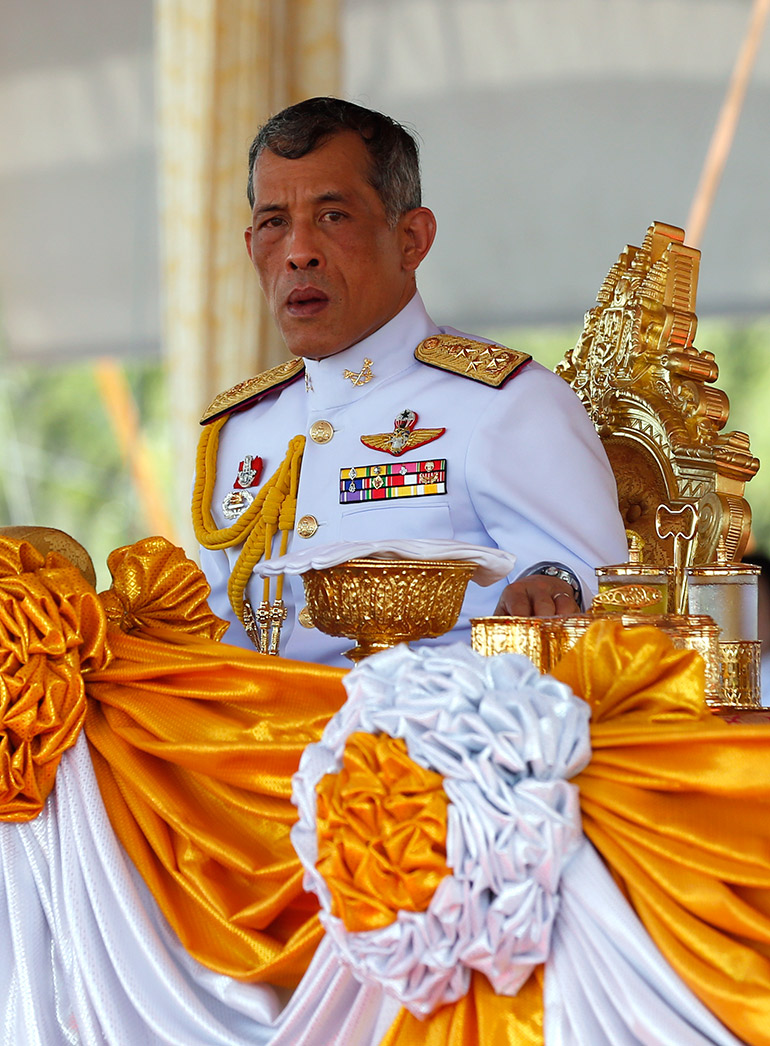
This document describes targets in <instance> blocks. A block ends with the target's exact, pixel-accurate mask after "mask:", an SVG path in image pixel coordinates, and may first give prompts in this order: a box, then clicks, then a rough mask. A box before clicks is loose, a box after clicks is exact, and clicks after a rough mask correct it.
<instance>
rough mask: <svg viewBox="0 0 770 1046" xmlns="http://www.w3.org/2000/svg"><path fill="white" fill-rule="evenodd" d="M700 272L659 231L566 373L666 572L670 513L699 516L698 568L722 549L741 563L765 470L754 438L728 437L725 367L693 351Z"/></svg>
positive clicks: (688, 253) (675, 241)
mask: <svg viewBox="0 0 770 1046" xmlns="http://www.w3.org/2000/svg"><path fill="white" fill-rule="evenodd" d="M699 265H700V251H698V250H696V249H695V248H694V247H688V246H686V245H685V242H684V231H683V230H682V229H679V228H676V227H675V226H673V225H666V224H664V223H663V222H655V223H654V224H653V225H651V226H650V227H649V229H648V230H647V235H646V236H645V238H644V242H643V243H642V246H641V247H632V246H627V247H626V248H625V250H624V251H623V253H622V254H621V255H620V257H619V258H618V260H617V262H616V263H615V264H614V265H613V266H612V268H611V269H610V271H609V273H608V275H607V278H606V279H605V281H604V283H603V284H602V286H601V289H600V290H599V294H598V295H597V299H596V302H597V303H596V305H595V307H594V308H592V309H591V310H590V311H589V312H588V313H587V314H586V318H585V324H584V327H583V332H582V334H581V336H580V339H579V340H578V343H577V345H576V346H575V348H574V349H572V350H571V351H570V352H568V353H567V354H566V356H565V357H564V359H563V360H562V361H561V362H560V363H559V364H558V366H557V367H556V373H557V374H560V375H561V376H562V377H563V378H564V379H565V380H566V381H568V382H569V384H570V385H571V386H572V388H573V389H574V390H575V392H576V393H577V394H578V396H579V397H580V399H581V400H582V401H583V404H584V405H585V407H586V410H587V411H588V413H589V414H590V416H591V419H592V421H593V422H594V425H595V426H596V429H597V431H598V432H599V435H600V436H601V438H602V441H603V443H604V447H605V450H606V451H607V455H608V457H609V459H610V463H611V465H612V469H613V472H614V473H615V478H616V480H617V484H618V501H619V505H620V511H621V513H622V515H623V518H624V520H625V523H626V527H627V528H630V529H632V530H634V531H635V532H636V533H638V534H640V535H641V537H642V538H643V540H644V541H645V561H646V562H649V563H653V564H657V565H661V566H662V565H665V564H666V563H670V562H671V561H672V559H673V549H672V540H671V538H670V537H669V538H666V539H665V540H663V539H660V538H659V537H658V536H657V535H656V533H655V513H656V511H657V508H658V506H659V505H660V504H662V503H664V504H666V505H668V506H670V507H671V508H674V509H678V508H682V507H684V506H685V505H692V506H693V507H694V508H695V509H696V510H697V512H698V517H699V523H698V544H697V548H696V551H695V562H696V563H708V562H711V561H713V560H714V559H715V553H716V548H717V545H718V544H719V541H720V538H721V539H722V540H723V542H724V546H725V550H726V555H727V559H728V560H729V561H731V562H732V561H737V560H739V559H740V557H741V554H742V552H743V550H744V548H745V546H746V542H747V540H748V535H749V529H750V525H751V511H750V509H749V505H748V502H747V501H746V500H745V499H744V497H743V493H744V486H745V484H746V482H747V481H748V480H750V479H751V477H752V476H753V475H754V474H755V473H756V471H757V469H758V468H759V462H758V460H757V459H756V458H755V457H753V456H752V454H751V448H750V446H749V438H748V436H747V435H746V434H745V433H743V432H727V433H725V432H722V429H723V428H724V426H725V425H726V423H727V420H728V416H729V404H728V400H727V396H726V395H725V394H724V392H722V391H720V390H719V389H717V388H714V387H713V383H714V382H715V381H716V380H717V378H718V376H719V368H718V367H717V364H716V362H715V360H714V356H713V354H712V353H710V352H701V351H700V350H698V349H697V348H695V346H694V344H693V342H694V338H695V331H696V329H697V325H698V320H697V316H696V315H695V311H694V310H695V298H696V291H697V285H698V270H699Z"/></svg>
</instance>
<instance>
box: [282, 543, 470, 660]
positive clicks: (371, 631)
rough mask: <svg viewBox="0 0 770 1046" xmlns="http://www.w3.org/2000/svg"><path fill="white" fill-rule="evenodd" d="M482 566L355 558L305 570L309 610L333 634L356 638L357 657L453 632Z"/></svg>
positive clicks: (353, 654) (349, 653) (462, 562)
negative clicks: (475, 572)
mask: <svg viewBox="0 0 770 1046" xmlns="http://www.w3.org/2000/svg"><path fill="white" fill-rule="evenodd" d="M475 570H476V564H475V563H469V562H466V561H465V560H459V559H455V560H425V559H376V558H374V557H371V558H367V559H350V560H348V561H347V562H346V563H340V564H338V565H337V566H334V567H327V568H326V569H324V570H308V571H306V572H305V573H304V574H303V575H302V580H303V582H304V584H305V598H306V599H307V606H308V612H309V615H310V617H311V619H312V622H313V624H314V625H315V626H316V628H318V629H320V630H321V632H324V633H326V635H328V636H345V637H346V638H348V639H355V640H356V641H357V642H356V646H354V647H353V648H352V650H347V651H346V652H345V656H346V657H349V658H350V660H351V661H360V660H361V658H364V657H368V656H369V655H370V654H376V653H377V652H378V651H379V650H387V649H388V648H389V647H392V646H396V645H397V644H398V643H409V642H411V641H413V640H416V639H428V638H432V637H434V636H441V635H443V634H444V633H445V632H448V631H449V630H450V628H452V627H453V626H454V625H455V623H456V622H457V618H458V617H459V616H460V608H461V607H462V605H463V599H464V598H465V590H466V588H467V587H468V582H469V581H470V579H471V577H472V576H473V573H474V571H475Z"/></svg>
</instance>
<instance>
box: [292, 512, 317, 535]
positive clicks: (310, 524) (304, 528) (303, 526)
mask: <svg viewBox="0 0 770 1046" xmlns="http://www.w3.org/2000/svg"><path fill="white" fill-rule="evenodd" d="M317 530H318V520H317V519H316V518H315V516H303V517H302V519H301V520H300V521H299V523H298V524H297V533H298V534H299V536H300V537H301V538H312V536H313V534H315V532H316V531H317Z"/></svg>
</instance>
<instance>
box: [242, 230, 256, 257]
mask: <svg viewBox="0 0 770 1046" xmlns="http://www.w3.org/2000/svg"><path fill="white" fill-rule="evenodd" d="M251 233H252V226H251V225H248V226H247V227H246V229H245V230H244V233H243V238H244V240H245V241H246V250H247V251H248V252H249V258H250V259H251V264H252V265H253V264H254V255H253V254H252V253H251Z"/></svg>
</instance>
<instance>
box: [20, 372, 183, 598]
mask: <svg viewBox="0 0 770 1046" xmlns="http://www.w3.org/2000/svg"><path fill="white" fill-rule="evenodd" d="M125 373H126V377H127V379H128V382H129V385H130V387H131V392H132V394H133V396H134V398H135V401H136V404H137V407H138V413H139V424H140V426H141V430H142V434H143V437H144V439H145V440H146V441H147V443H148V444H149V446H150V448H151V452H152V459H153V463H154V465H155V467H156V469H157V475H158V477H159V478H160V479H161V480H162V479H163V478H164V477H168V476H170V470H171V447H170V435H169V431H168V425H167V423H166V417H167V409H166V403H167V391H166V388H165V381H164V374H163V370H162V367H161V366H160V365H159V364H158V362H157V361H154V360H145V361H141V362H137V363H130V364H128V365H127V366H126V368H125ZM0 439H1V440H2V447H3V454H2V459H1V460H2V465H1V466H0V525H6V524H14V525H25V524H30V525H37V526H49V527H57V528H58V529H60V530H64V531H66V532H67V533H68V534H71V535H72V536H73V537H74V538H76V539H77V540H78V541H80V542H81V544H83V545H84V546H85V547H86V548H87V549H88V551H89V552H90V554H91V557H92V559H93V560H94V565H95V567H96V571H97V577H98V580H99V584H100V587H107V585H108V584H109V572H108V570H107V568H106V558H107V555H108V553H109V552H111V551H112V550H113V549H115V548H118V547H119V546H121V545H125V544H127V543H129V542H132V541H136V540H138V539H139V538H142V537H146V536H147V534H148V533H149V529H148V524H147V523H146V522H145V520H144V519H143V517H142V512H141V506H140V504H139V502H138V499H137V497H136V493H135V491H134V489H133V484H132V481H131V476H130V473H129V469H128V466H127V464H126V462H125V461H124V460H123V458H122V455H121V451H120V448H119V446H118V443H117V440H116V436H115V432H114V429H113V426H112V425H111V423H110V420H109V418H108V416H107V412H106V410H105V406H104V404H103V401H102V399H101V396H100V394H99V389H98V385H97V381H96V378H95V374H94V368H93V364H92V363H90V362H88V361H80V362H77V363H69V364H65V363H61V364H46V365H40V364H35V365H33V364H21V363H6V364H5V365H4V366H3V368H2V374H1V375H0ZM192 467H193V463H192V462H190V464H189V471H190V475H192ZM164 487H165V489H171V488H170V484H168V483H166V484H164Z"/></svg>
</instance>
